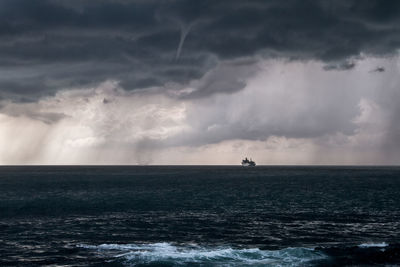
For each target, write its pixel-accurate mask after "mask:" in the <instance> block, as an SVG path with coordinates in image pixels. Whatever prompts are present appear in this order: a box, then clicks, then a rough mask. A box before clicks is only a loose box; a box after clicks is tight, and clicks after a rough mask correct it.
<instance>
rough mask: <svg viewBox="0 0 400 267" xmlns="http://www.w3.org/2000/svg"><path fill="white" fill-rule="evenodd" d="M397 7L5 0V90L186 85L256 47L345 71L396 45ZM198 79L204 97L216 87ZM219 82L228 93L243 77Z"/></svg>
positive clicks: (0, 85) (16, 95)
mask: <svg viewBox="0 0 400 267" xmlns="http://www.w3.org/2000/svg"><path fill="white" fill-rule="evenodd" d="M399 6H400V4H399V3H398V1H377V0H371V1H367V2H366V1H360V0H352V1H322V0H321V1H299V0H290V1H284V2H282V1H257V0H253V1H246V2H243V1H218V2H215V1H201V2H196V3H193V2H192V1H156V0H151V1H142V0H138V1H88V0H84V1H74V0H73V1H66V0H57V1H46V0H45V1H29V0H6V1H2V2H1V8H0V17H1V19H0V96H1V97H2V98H7V99H12V100H13V101H35V100H36V99H39V98H40V97H42V96H47V95H52V94H55V93H56V92H57V91H59V90H63V89H66V88H72V87H73V88H77V87H82V88H84V87H88V86H94V85H98V84H100V83H102V82H104V81H106V80H118V81H120V84H121V86H122V87H123V88H124V89H125V90H128V91H129V90H137V89H143V88H151V87H155V86H163V85H165V84H168V83H177V84H179V85H180V86H182V87H187V86H189V85H192V84H193V81H195V80H199V79H200V78H201V77H203V76H204V75H210V74H209V73H210V71H211V70H212V69H214V68H218V66H221V65H224V64H227V63H226V62H231V61H234V60H238V59H240V58H255V59H260V56H261V57H263V58H285V59H291V60H317V61H323V62H324V63H325V65H326V67H325V69H327V70H329V69H337V70H349V69H352V68H354V64H355V62H353V63H351V62H350V61H348V60H349V59H351V58H357V57H358V56H359V55H360V54H365V55H375V56H384V55H392V54H394V53H396V50H397V49H398V48H399V45H400V39H399V36H400V35H399V30H400V29H399V25H400V23H399V18H400V16H399V10H400V9H399ZM182 25H183V26H182ZM190 25H193V26H192V27H191V26H190ZM182 27H183V28H182ZM188 29H190V33H189V34H187V30H188ZM177 57H179V60H175V58H177ZM337 62H344V63H337ZM8 73H13V75H12V77H10V76H9V75H7V74H8ZM201 86H202V85H200V87H201ZM210 86H211V87H213V86H215V83H211V84H210ZM200 87H199V88H195V89H196V90H195V91H196V92H197V93H196V95H198V96H200V97H204V96H205V95H206V94H207V92H208V93H210V94H214V93H215V90H214V89H212V90H211V89H206V88H205V87H204V86H203V87H201V88H200ZM218 87H219V90H221V91H225V92H227V91H231V89H230V88H233V89H232V91H235V90H237V89H236V88H238V87H242V88H243V85H242V86H239V85H238V86H234V87H232V84H231V83H227V84H220V85H218ZM203 89H204V90H203ZM200 91H203V93H200ZM193 97H195V95H193Z"/></svg>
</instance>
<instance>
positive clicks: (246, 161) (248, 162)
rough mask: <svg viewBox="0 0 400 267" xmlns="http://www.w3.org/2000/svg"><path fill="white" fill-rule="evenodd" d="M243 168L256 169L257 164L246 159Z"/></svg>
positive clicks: (243, 161)
mask: <svg viewBox="0 0 400 267" xmlns="http://www.w3.org/2000/svg"><path fill="white" fill-rule="evenodd" d="M242 166H245V167H254V166H256V163H255V162H254V161H253V160H252V159H248V158H245V159H244V160H242Z"/></svg>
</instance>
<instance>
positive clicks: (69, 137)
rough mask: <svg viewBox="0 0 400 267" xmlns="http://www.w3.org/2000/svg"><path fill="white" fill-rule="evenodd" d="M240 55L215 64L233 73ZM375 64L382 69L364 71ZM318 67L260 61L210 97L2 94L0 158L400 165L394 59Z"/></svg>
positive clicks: (179, 93) (110, 85) (114, 88)
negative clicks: (11, 97)
mask: <svg viewBox="0 0 400 267" xmlns="http://www.w3.org/2000/svg"><path fill="white" fill-rule="evenodd" d="M247 63H248V61H245V62H242V61H233V62H231V63H230V64H228V65H223V66H220V67H217V68H216V70H215V72H216V73H220V75H223V73H225V72H228V73H229V75H228V74H227V76H229V77H232V76H234V75H231V74H236V75H239V74H240V73H241V70H242V69H241V68H242V66H247ZM376 65H382V66H385V67H386V68H387V69H389V70H390V71H387V72H384V73H382V74H381V75H371V73H369V70H370V69H371V67H373V66H376ZM322 66H323V64H322V63H321V62H316V61H312V62H293V61H282V60H264V61H261V62H259V64H258V65H257V71H256V72H255V75H253V76H247V74H246V75H244V77H245V78H244V79H245V80H246V81H247V82H246V85H245V87H244V88H241V86H242V85H241V86H239V87H238V88H241V89H237V90H234V91H232V92H229V93H227V92H225V93H214V94H212V95H209V94H207V95H208V97H204V96H203V97H200V96H194V97H191V96H190V95H191V94H195V93H196V91H193V90H190V88H182V87H179V86H178V87H177V88H173V85H171V87H170V88H164V87H160V88H153V90H150V91H149V90H134V91H126V90H124V89H122V88H121V87H120V86H119V84H118V82H116V81H108V82H105V83H102V84H100V85H99V86H95V87H92V88H86V89H83V88H80V89H74V90H72V89H69V90H64V91H59V92H57V93H56V94H55V95H53V96H49V97H45V98H42V99H41V100H40V101H38V102H35V103H13V102H10V101H2V102H1V106H2V108H1V110H0V113H1V115H0V121H1V123H0V132H1V134H0V144H1V146H0V155H1V157H0V162H1V163H3V164H12V163H19V164H23V163H47V164H50V163H52V164H104V163H106V164H116V163H117V164H131V163H134V164H137V163H140V164H150V163H151V164H162V163H164V164H173V163H175V164H181V163H187V164H193V163H205V164H210V163H219V164H222V163H225V164H226V163H232V164H236V161H237V157H239V158H240V157H241V156H242V155H243V154H245V155H248V156H252V157H254V158H255V159H256V160H257V162H260V163H271V162H275V163H281V164H283V163H286V164H297V163H299V164H316V163H318V164H327V163H329V164H385V163H390V164H394V163H398V161H397V160H396V159H398V157H397V156H398V154H399V151H400V149H399V147H400V145H399V142H398V140H399V139H398V135H397V131H398V129H397V126H396V125H398V124H396V122H397V121H398V119H397V118H398V117H399V113H398V112H399V109H398V108H397V107H398V103H397V99H398V96H397V95H398V89H397V87H396V85H397V84H398V83H399V82H400V81H399V80H398V75H397V72H398V60H396V59H390V60H389V59H377V58H376V59H365V60H362V61H360V62H359V64H358V65H357V67H356V68H354V69H353V70H352V71H351V72H344V71H324V70H323V68H322ZM237 68H238V69H237ZM249 73H253V71H250V72H249ZM217 76H218V75H217ZM210 80H213V79H211V78H210V77H209V76H208V75H205V76H204V77H203V78H202V79H199V80H197V81H196V84H207V83H209V82H210ZM233 84H235V83H234V82H233ZM164 90H169V92H170V93H169V94H167V95H166V94H165V93H164ZM173 93H174V94H173ZM23 125H26V126H27V128H26V130H23V131H21V127H23ZM11 139H12V140H13V141H12V142H9V141H8V140H11ZM24 147H26V149H25V148H24ZM220 157H222V158H223V161H221V160H222V159H221V158H220Z"/></svg>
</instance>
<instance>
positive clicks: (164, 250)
mask: <svg viewBox="0 0 400 267" xmlns="http://www.w3.org/2000/svg"><path fill="white" fill-rule="evenodd" d="M79 247H81V248H86V249H93V250H96V251H98V252H99V253H102V254H107V256H109V257H111V258H114V259H115V260H119V261H122V263H124V264H125V265H128V266H129V265H137V264H144V265H147V264H151V265H155V264H157V265H158V264H160V265H168V266H170V265H173V266H179V265H188V264H195V265H209V264H210V265H211V264H212V265H219V266H249V265H251V266H299V265H301V266H306V265H308V263H310V264H311V262H312V261H317V260H322V259H325V258H326V257H327V256H326V255H325V254H324V253H323V252H321V251H316V250H314V249H312V248H302V247H299V248H296V247H293V248H285V249H281V250H260V249H258V248H246V249H237V248H231V247H203V246H198V245H184V246H183V245H173V244H170V243H154V244H126V245H121V244H102V245H98V246H93V245H80V246H79Z"/></svg>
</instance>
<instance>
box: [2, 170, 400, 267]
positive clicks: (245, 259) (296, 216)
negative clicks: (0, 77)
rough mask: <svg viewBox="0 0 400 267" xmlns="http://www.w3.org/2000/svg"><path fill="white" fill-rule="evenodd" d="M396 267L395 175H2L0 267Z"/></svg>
mask: <svg viewBox="0 0 400 267" xmlns="http://www.w3.org/2000/svg"><path fill="white" fill-rule="evenodd" d="M399 264H400V168H399V167H312V166H309V167H290V166H289V167H277V166H275V167H274V166H270V167H267V166H265V167H264V166H257V167H255V168H243V167H239V166H237V167H236V166H212V167H211V166H204V167H203V166H202V167H200V166H185V167H183V166H165V167H164V166H142V167H127V166H109V167H93V166H90V167H88V166H80V167H72V166H63V167H61V166H58V167H57V166H54V167H48V166H47V167H46V166H37V167H21V166H20V167H18V166H3V167H0V266H374V265H375V266H376V265H388V266H393V265H394V266H395V265H399Z"/></svg>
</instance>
